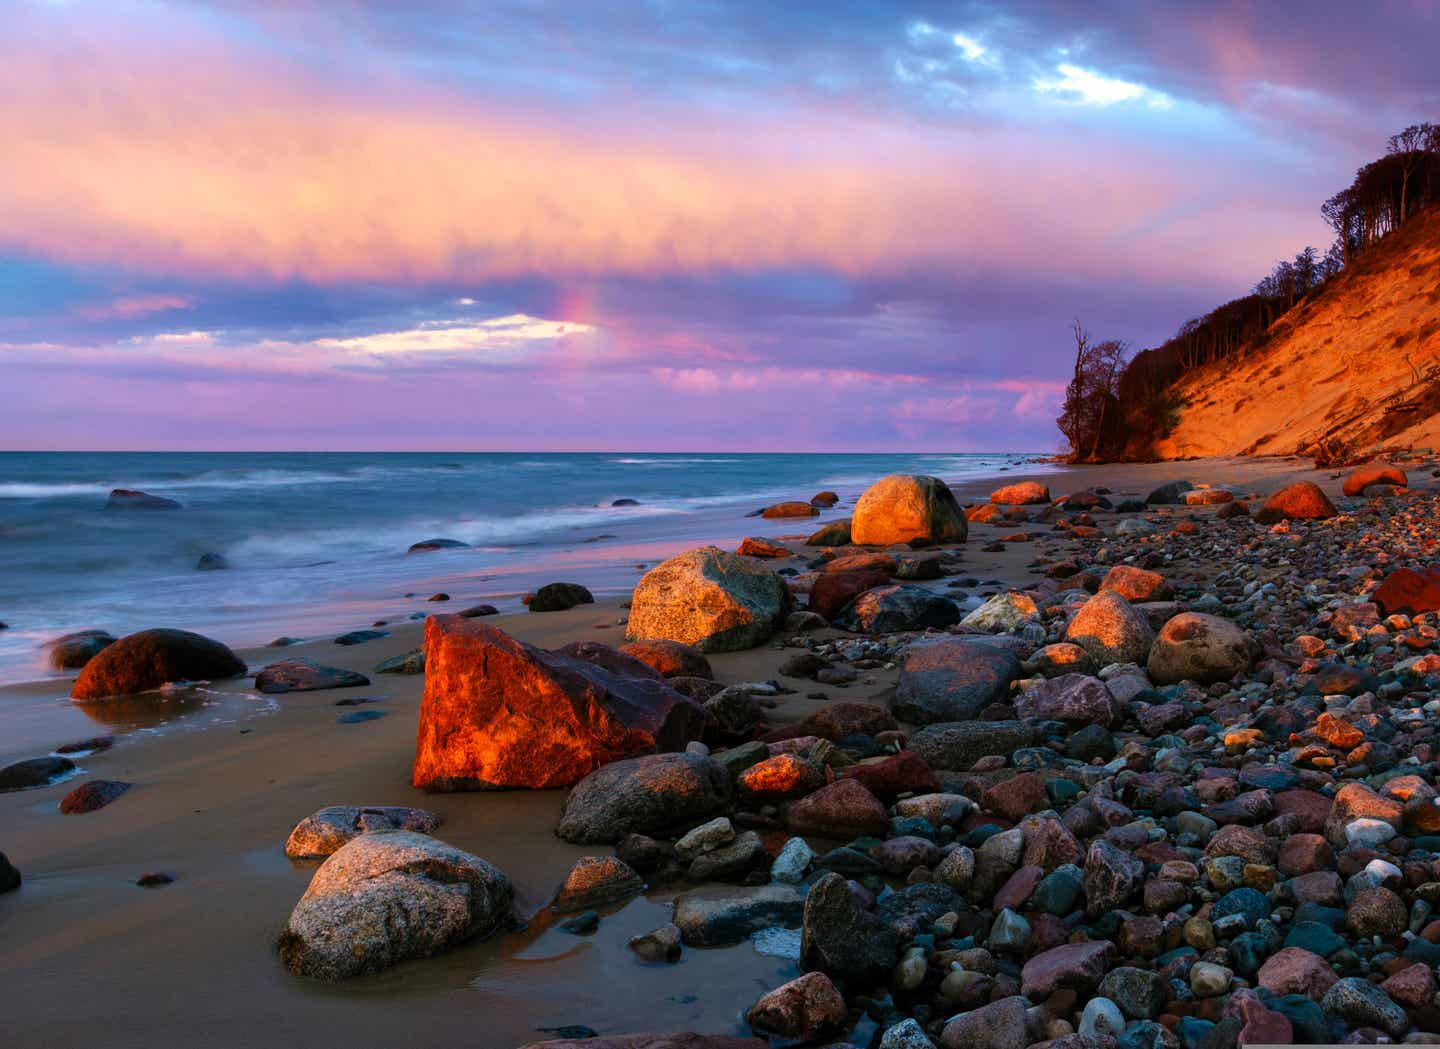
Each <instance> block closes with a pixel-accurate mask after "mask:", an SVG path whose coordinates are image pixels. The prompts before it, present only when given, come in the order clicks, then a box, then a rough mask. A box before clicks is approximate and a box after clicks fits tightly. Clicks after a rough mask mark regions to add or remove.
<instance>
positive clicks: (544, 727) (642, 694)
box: [412, 615, 705, 790]
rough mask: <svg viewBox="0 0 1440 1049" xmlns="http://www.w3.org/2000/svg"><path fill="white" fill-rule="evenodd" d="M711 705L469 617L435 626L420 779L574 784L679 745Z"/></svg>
mask: <svg viewBox="0 0 1440 1049" xmlns="http://www.w3.org/2000/svg"><path fill="white" fill-rule="evenodd" d="M704 723H705V712H704V710H703V709H702V708H701V707H700V706H699V705H698V704H697V703H695V702H694V701H693V700H690V699H687V698H686V697H685V696H682V695H681V694H680V693H679V692H676V691H675V690H674V689H673V688H671V687H670V686H669V685H668V684H666V683H665V682H664V681H661V680H656V679H655V678H641V677H627V676H622V675H620V674H616V673H614V672H612V671H610V670H607V669H605V668H604V667H601V666H599V665H597V664H595V663H593V662H590V661H588V660H585V659H579V658H575V657H573V656H567V655H563V654H561V653H557V652H545V651H542V650H541V649H538V648H535V647H534V646H532V645H527V644H525V643H524V642H522V641H517V640H515V639H514V638H512V637H510V636H509V635H507V634H505V633H504V632H503V631H501V630H498V629H496V628H495V627H492V626H487V625H486V624H484V623H481V622H478V621H476V620H474V619H465V618H462V617H461V616H455V615H443V616H431V617H430V619H429V620H427V621H426V624H425V695H424V698H423V699H422V700H421V703H420V726H419V731H418V733H417V737H416V741H415V765H414V772H413V776H412V781H413V783H414V785H415V786H417V787H420V788H423V789H425V790H480V789H486V788H491V787H534V788H549V787H566V786H570V785H571V784H574V783H576V782H578V781H579V780H581V779H582V778H584V777H585V776H586V775H587V774H589V773H590V772H593V771H594V770H595V769H597V768H599V767H600V766H601V765H604V764H606V763H608V762H612V761H618V760H620V759H621V758H627V757H632V756H634V755H637V754H647V753H651V752H654V751H656V750H661V751H665V750H678V749H681V748H683V747H684V746H685V744H686V743H687V742H688V741H689V740H691V739H694V738H696V737H697V736H699V735H700V733H701V731H702V729H703V727H704Z"/></svg>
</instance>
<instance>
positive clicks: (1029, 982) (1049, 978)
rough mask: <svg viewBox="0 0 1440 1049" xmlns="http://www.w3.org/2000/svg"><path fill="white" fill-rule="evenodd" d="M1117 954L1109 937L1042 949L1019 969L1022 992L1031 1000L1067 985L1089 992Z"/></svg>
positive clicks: (1048, 994)
mask: <svg viewBox="0 0 1440 1049" xmlns="http://www.w3.org/2000/svg"><path fill="white" fill-rule="evenodd" d="M1114 956H1115V945H1114V944H1113V943H1111V942H1110V941H1109V940H1083V941H1080V942H1078V943H1065V944H1061V945H1060V946H1058V947H1052V948H1050V949H1049V950H1047V951H1042V952H1040V953H1039V954H1037V955H1035V956H1034V957H1033V958H1031V959H1030V960H1029V961H1027V962H1026V963H1025V966H1024V968H1023V969H1021V970H1020V993H1021V994H1023V995H1024V996H1025V997H1026V998H1029V999H1030V1000H1031V1001H1039V1000H1041V999H1043V998H1048V997H1049V996H1050V995H1052V994H1054V993H1055V992H1056V991H1058V990H1061V989H1065V990H1071V991H1074V992H1076V993H1077V994H1080V995H1082V996H1083V995H1087V994H1090V993H1092V992H1094V990H1095V989H1096V987H1098V986H1099V984H1100V979H1101V977H1103V976H1104V975H1105V972H1106V970H1108V969H1109V967H1110V960H1111V959H1112V958H1114Z"/></svg>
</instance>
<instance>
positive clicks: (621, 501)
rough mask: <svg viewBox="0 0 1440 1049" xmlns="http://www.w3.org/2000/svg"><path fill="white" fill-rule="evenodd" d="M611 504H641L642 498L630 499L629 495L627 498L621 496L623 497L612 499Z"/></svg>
mask: <svg viewBox="0 0 1440 1049" xmlns="http://www.w3.org/2000/svg"><path fill="white" fill-rule="evenodd" d="M610 505H611V506H639V505H640V500H639V499H630V498H628V497H627V498H621V499H612V500H611V501H610Z"/></svg>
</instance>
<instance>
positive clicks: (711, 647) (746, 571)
mask: <svg viewBox="0 0 1440 1049" xmlns="http://www.w3.org/2000/svg"><path fill="white" fill-rule="evenodd" d="M791 602H792V599H791V596H790V589H789V587H787V586H786V585H785V581H784V580H783V579H782V578H781V577H780V576H778V575H776V574H775V573H774V572H772V571H770V570H769V569H768V568H766V567H764V566H763V565H760V564H757V563H755V562H754V561H751V560H749V559H748V558H744V557H740V556H739V555H738V554H731V553H727V552H726V551H724V550H721V549H720V548H719V547H714V546H707V547H702V548H700V549H698V550H691V551H688V552H687V553H683V554H681V555H679V556H678V557H672V558H671V559H670V560H668V561H665V562H663V563H661V564H660V565H658V566H656V567H655V568H653V569H651V570H650V571H649V572H647V573H645V576H644V577H643V578H642V579H641V580H640V585H639V586H637V587H636V588H635V596H634V598H633V602H632V605H631V609H630V619H629V624H628V626H627V628H626V636H627V638H629V639H630V640H632V641H636V640H651V639H657V638H658V639H661V640H667V641H680V642H683V643H685V644H688V645H694V646H695V647H697V648H699V649H700V650H701V651H703V652H733V651H737V650H740V649H745V648H753V647H755V646H756V645H758V644H761V643H762V642H764V641H766V640H768V638H769V637H770V635H771V634H773V633H774V632H775V631H776V630H777V629H779V627H780V625H781V624H782V623H784V622H785V617H786V616H787V615H789V613H790V610H791Z"/></svg>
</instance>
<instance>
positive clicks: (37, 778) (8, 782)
mask: <svg viewBox="0 0 1440 1049" xmlns="http://www.w3.org/2000/svg"><path fill="white" fill-rule="evenodd" d="M74 771H75V763H74V762H73V761H71V760H70V759H69V758H56V757H49V758H29V759H27V760H25V761H17V762H15V763H14V764H13V765H6V766H5V767H4V768H0V794H3V793H6V792H8V791H12V790H28V789H29V788H31V787H47V786H49V785H50V784H51V783H52V782H54V781H55V780H56V779H58V778H59V777H61V776H63V775H65V774H66V773H69V772H74Z"/></svg>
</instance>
